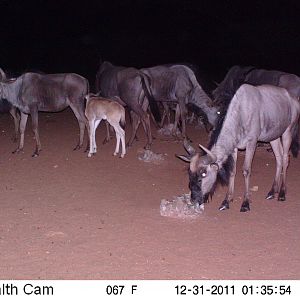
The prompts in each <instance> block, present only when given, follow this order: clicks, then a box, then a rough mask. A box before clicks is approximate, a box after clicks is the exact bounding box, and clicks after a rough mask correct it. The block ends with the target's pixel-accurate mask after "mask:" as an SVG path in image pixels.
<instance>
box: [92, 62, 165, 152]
mask: <svg viewBox="0 0 300 300" xmlns="http://www.w3.org/2000/svg"><path fill="white" fill-rule="evenodd" d="M95 86H96V90H97V92H100V93H101V96H103V97H107V98H112V97H118V98H119V102H120V103H122V104H123V105H124V106H127V107H128V108H129V109H130V111H131V112H133V113H132V134H131V137H130V139H129V141H128V145H129V146H131V145H132V143H133V140H134V138H135V135H136V131H137V128H138V126H139V120H141V121H142V124H143V127H144V131H145V134H146V136H147V143H146V146H145V149H150V147H151V144H152V134H151V128H150V119H149V115H148V113H147V110H148V106H150V109H151V112H152V114H153V116H154V117H155V119H156V121H158V122H159V121H160V113H159V109H158V105H157V103H156V101H154V99H153V97H152V95H151V93H150V91H149V83H148V78H147V76H146V75H145V74H143V73H142V72H141V71H139V70H137V69H135V68H127V67H122V66H114V65H113V64H111V63H110V62H107V61H105V62H103V63H102V64H101V65H100V67H99V70H98V72H97V74H96V83H95Z"/></svg>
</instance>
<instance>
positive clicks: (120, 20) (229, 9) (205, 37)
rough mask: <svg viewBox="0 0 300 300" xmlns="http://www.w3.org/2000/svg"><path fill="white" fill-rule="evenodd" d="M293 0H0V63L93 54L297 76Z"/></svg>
mask: <svg viewBox="0 0 300 300" xmlns="http://www.w3.org/2000/svg"><path fill="white" fill-rule="evenodd" d="M298 3H299V0H295V1H292V0H285V1H276V0H273V1H263V0H261V1H244V0H239V1H213V0H198V1H191V0H181V1H179V0H170V1H166V0H140V1H138V0H119V1H115V0H109V1H88V0H86V1H64V0H52V1H47V0H35V1H26V0H10V1H9V0H0V8H1V18H0V19H1V20H0V32H1V40H0V43H1V44H0V45H1V46H0V67H2V68H3V69H4V70H8V71H9V72H11V73H12V74H13V73H15V74H19V73H21V72H24V71H25V70H40V71H43V72H46V73H53V72H55V73H58V72H77V73H79V74H81V75H83V76H86V77H87V78H88V79H89V80H90V81H91V83H93V81H94V77H95V73H96V71H97V68H98V66H99V60H100V58H102V59H103V60H109V61H111V62H113V63H115V64H118V65H126V66H135V67H147V66H153V65H156V64H164V63H174V62H189V63H193V64H196V65H197V66H198V67H199V69H200V71H201V74H205V76H207V77H208V78H210V79H211V80H221V79H222V78H223V76H224V75H225V73H226V71H227V70H228V69H229V68H230V67H231V66H232V65H234V64H241V65H254V66H257V67H260V68H267V69H278V70H283V71H287V72H290V73H295V74H298V75H300V59H299V56H300V34H299V31H300V26H299V25H300V22H299V18H300V5H299V4H298Z"/></svg>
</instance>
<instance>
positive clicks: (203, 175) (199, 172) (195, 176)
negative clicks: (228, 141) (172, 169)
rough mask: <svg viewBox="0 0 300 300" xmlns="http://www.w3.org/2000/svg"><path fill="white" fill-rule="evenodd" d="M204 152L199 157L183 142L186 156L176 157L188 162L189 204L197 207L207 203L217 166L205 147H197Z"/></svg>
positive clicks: (214, 156) (213, 156)
mask: <svg viewBox="0 0 300 300" xmlns="http://www.w3.org/2000/svg"><path fill="white" fill-rule="evenodd" d="M199 146H200V147H201V148H202V149H203V150H204V151H205V152H206V154H205V155H201V154H200V153H198V152H196V151H195V149H194V148H193V147H192V146H191V145H189V144H188V143H187V142H184V147H185V149H186V151H187V152H188V155H187V156H186V155H178V158H180V159H182V160H184V161H186V162H189V163H190V167H189V188H190V190H191V202H192V203H193V204H196V203H199V205H201V204H203V203H205V202H207V199H208V196H209V194H210V192H211V191H212V190H213V188H214V186H215V182H216V180H217V174H218V170H219V166H218V165H217V163H216V160H217V157H216V155H215V154H213V153H212V152H211V151H209V150H208V149H206V148H205V147H203V146H201V145H199Z"/></svg>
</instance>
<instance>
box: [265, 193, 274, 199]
mask: <svg viewBox="0 0 300 300" xmlns="http://www.w3.org/2000/svg"><path fill="white" fill-rule="evenodd" d="M274 198H275V196H274V194H273V193H268V195H267V196H266V199H267V200H271V199H274Z"/></svg>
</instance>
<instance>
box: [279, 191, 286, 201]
mask: <svg viewBox="0 0 300 300" xmlns="http://www.w3.org/2000/svg"><path fill="white" fill-rule="evenodd" d="M278 201H285V192H283V191H281V192H280V193H279V195H278Z"/></svg>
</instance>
